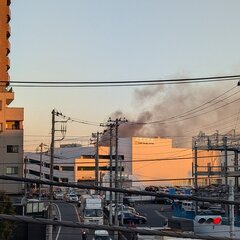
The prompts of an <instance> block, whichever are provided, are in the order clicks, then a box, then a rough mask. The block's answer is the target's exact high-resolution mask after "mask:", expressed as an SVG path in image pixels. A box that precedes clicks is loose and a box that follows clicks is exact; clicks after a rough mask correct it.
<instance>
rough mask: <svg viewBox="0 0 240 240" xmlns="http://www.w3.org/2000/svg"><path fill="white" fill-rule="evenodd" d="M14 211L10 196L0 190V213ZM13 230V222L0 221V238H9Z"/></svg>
mask: <svg viewBox="0 0 240 240" xmlns="http://www.w3.org/2000/svg"><path fill="white" fill-rule="evenodd" d="M14 213H15V211H14V207H13V205H12V202H11V200H10V198H9V197H8V196H7V195H6V194H5V193H4V192H0V214H9V215H13V214H14ZM13 230H14V223H13V222H11V221H6V220H1V221H0V239H1V240H8V239H10V238H11V235H12V232H13Z"/></svg>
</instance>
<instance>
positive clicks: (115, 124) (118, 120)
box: [108, 118, 127, 240]
mask: <svg viewBox="0 0 240 240" xmlns="http://www.w3.org/2000/svg"><path fill="white" fill-rule="evenodd" d="M125 122H127V120H126V119H125V118H123V119H121V118H116V119H115V120H112V119H111V118H109V120H108V127H110V187H112V129H113V127H115V169H114V170H115V171H114V172H115V179H114V185H115V186H114V187H115V188H119V180H120V181H121V179H119V178H118V175H119V166H118V160H119V157H118V128H119V126H120V124H121V123H125ZM120 165H121V164H120ZM120 176H121V174H120ZM111 198H112V193H111V192H110V216H109V218H110V219H112V216H111V214H112V209H111V203H112V201H111V200H112V199H111ZM118 205H119V193H118V192H115V211H114V225H116V226H118V225H119V222H118V211H119V206H118ZM121 210H122V209H121ZM122 217H123V215H122V211H121V218H122ZM110 221H111V220H110ZM114 239H115V240H116V239H118V232H117V231H115V232H114Z"/></svg>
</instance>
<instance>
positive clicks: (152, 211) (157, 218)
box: [135, 204, 172, 228]
mask: <svg viewBox="0 0 240 240" xmlns="http://www.w3.org/2000/svg"><path fill="white" fill-rule="evenodd" d="M135 209H136V211H137V212H139V213H140V215H143V216H145V217H147V223H146V224H141V225H139V227H151V228H156V227H163V226H164V225H165V224H166V221H167V219H168V218H170V217H171V216H172V210H171V205H161V204H137V205H136V206H135Z"/></svg>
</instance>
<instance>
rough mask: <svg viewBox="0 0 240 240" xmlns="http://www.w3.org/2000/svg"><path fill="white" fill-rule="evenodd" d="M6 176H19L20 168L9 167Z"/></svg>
mask: <svg viewBox="0 0 240 240" xmlns="http://www.w3.org/2000/svg"><path fill="white" fill-rule="evenodd" d="M6 174H7V175H13V174H18V167H7V168H6Z"/></svg>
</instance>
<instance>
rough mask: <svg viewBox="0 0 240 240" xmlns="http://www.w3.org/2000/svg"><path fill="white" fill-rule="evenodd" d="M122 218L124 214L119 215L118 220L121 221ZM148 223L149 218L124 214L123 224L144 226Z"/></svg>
mask: <svg viewBox="0 0 240 240" xmlns="http://www.w3.org/2000/svg"><path fill="white" fill-rule="evenodd" d="M121 218H122V214H119V215H118V220H119V221H120V220H121ZM146 222H147V218H146V217H144V216H141V215H137V214H135V213H131V212H123V223H124V224H129V223H133V224H144V223H146Z"/></svg>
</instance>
